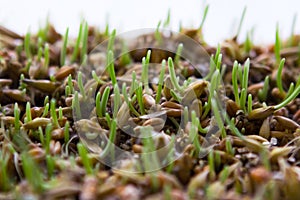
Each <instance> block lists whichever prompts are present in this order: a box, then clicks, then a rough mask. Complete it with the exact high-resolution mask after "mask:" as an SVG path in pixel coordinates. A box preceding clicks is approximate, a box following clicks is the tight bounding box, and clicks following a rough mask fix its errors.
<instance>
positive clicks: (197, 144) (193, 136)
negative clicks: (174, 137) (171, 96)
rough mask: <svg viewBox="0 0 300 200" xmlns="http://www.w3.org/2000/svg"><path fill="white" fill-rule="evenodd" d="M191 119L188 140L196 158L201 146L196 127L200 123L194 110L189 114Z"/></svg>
mask: <svg viewBox="0 0 300 200" xmlns="http://www.w3.org/2000/svg"><path fill="white" fill-rule="evenodd" d="M191 118H192V125H191V131H190V133H189V138H190V140H191V141H192V142H193V144H194V146H195V149H196V155H197V156H198V155H199V153H200V150H201V145H200V142H199V138H198V127H199V123H200V122H199V118H198V117H197V116H196V112H195V111H194V110H193V111H192V113H191Z"/></svg>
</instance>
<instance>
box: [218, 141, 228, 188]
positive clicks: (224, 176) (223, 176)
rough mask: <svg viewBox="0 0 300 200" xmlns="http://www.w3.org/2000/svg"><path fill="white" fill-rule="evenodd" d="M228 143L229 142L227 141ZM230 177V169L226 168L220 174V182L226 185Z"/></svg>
mask: <svg viewBox="0 0 300 200" xmlns="http://www.w3.org/2000/svg"><path fill="white" fill-rule="evenodd" d="M226 142H227V140H226ZM228 176H229V167H228V166H225V167H224V169H223V170H222V171H221V172H220V180H221V183H223V184H224V183H225V181H226V180H227V179H228Z"/></svg>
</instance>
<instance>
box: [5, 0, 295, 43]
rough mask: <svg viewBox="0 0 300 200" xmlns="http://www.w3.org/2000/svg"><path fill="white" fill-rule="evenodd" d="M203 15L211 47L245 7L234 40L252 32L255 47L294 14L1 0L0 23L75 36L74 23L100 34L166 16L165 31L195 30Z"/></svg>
mask: <svg viewBox="0 0 300 200" xmlns="http://www.w3.org/2000/svg"><path fill="white" fill-rule="evenodd" d="M207 4H208V5H209V11H208V15H207V19H206V22H205V24H204V29H203V31H204V39H205V40H206V41H207V42H208V43H209V44H212V45H216V44H217V43H219V42H221V41H222V40H224V39H225V38H228V37H232V36H233V35H234V34H235V33H236V32H237V29H238V24H239V21H240V18H241V16H242V12H243V9H244V7H245V6H246V7H247V11H246V16H245V19H244V23H243V26H242V30H241V34H240V40H243V39H244V38H245V37H246V34H247V32H249V31H251V30H253V39H254V42H255V43H271V42H273V41H275V30H276V24H277V23H278V25H279V30H280V36H281V37H283V38H287V37H288V36H289V35H290V33H291V31H292V24H293V19H294V17H295V15H296V14H297V13H299V11H300V1H299V0H286V1H281V0H265V1H261V0H225V1H224V0H207V1H200V0H198V1H197V0H184V1H183V0H163V1H162V0H151V1H140V0H127V1H122V0H109V1H108V0H106V1H104V0H97V1H91V0H86V1H79V0H72V1H71V0H51V1H50V0H45V1H40V0H27V1H22V0H9V1H8V0H1V6H0V24H1V25H4V26H6V27H8V28H10V29H12V30H14V31H16V32H18V33H20V34H24V33H26V32H27V31H28V30H30V31H31V32H36V31H37V30H38V28H39V27H43V26H44V24H45V21H46V19H47V17H48V16H49V19H50V22H52V23H53V24H54V25H55V26H56V28H57V30H58V31H59V32H60V33H64V32H65V29H66V27H69V28H70V35H71V36H76V35H77V32H78V28H79V23H80V20H81V19H82V17H83V18H85V19H86V20H87V21H88V22H89V24H90V25H95V26H97V27H99V28H100V30H104V29H105V25H106V23H107V22H108V23H109V25H110V28H116V29H117V31H118V32H125V31H129V30H133V29H139V28H156V26H157V24H158V22H159V20H162V21H164V20H165V19H166V17H167V13H168V10H169V9H170V12H171V29H172V30H174V31H177V30H178V29H179V24H181V25H182V26H183V27H188V28H191V27H195V28H197V27H199V25H200V22H201V19H202V15H203V11H204V8H205V5H207ZM295 32H296V33H300V16H298V19H296V23H295Z"/></svg>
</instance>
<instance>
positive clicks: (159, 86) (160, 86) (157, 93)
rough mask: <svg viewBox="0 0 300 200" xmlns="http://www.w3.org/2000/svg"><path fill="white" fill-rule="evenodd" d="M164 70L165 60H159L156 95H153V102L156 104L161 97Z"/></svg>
mask: <svg viewBox="0 0 300 200" xmlns="http://www.w3.org/2000/svg"><path fill="white" fill-rule="evenodd" d="M165 71H166V60H165V59H164V60H163V61H162V62H161V71H160V73H159V79H158V86H157V92H156V97H155V103H156V104H158V103H159V102H160V99H161V91H162V86H163V81H164V76H165Z"/></svg>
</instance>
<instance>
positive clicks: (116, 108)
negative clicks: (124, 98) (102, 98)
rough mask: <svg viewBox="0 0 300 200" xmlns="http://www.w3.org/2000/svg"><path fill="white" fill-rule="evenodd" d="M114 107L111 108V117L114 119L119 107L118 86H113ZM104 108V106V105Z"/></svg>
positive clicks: (119, 95)
mask: <svg viewBox="0 0 300 200" xmlns="http://www.w3.org/2000/svg"><path fill="white" fill-rule="evenodd" d="M113 100H114V107H113V109H114V110H113V117H116V116H117V114H118V111H119V108H120V105H121V94H120V90H119V86H118V84H115V85H114V99H113ZM105 107H106V105H105Z"/></svg>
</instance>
